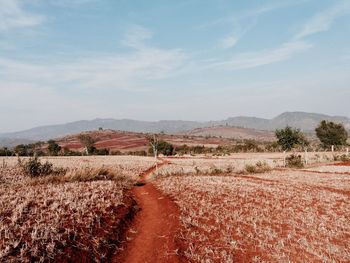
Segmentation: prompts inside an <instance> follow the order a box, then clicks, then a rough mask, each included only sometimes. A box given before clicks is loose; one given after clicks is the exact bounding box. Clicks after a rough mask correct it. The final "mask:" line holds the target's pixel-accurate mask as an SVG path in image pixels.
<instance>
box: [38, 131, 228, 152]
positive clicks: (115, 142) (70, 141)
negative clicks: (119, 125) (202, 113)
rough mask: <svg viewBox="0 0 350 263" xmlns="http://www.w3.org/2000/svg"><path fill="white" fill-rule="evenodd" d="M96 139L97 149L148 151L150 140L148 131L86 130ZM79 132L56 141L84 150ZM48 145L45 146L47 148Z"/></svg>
mask: <svg viewBox="0 0 350 263" xmlns="http://www.w3.org/2000/svg"><path fill="white" fill-rule="evenodd" d="M84 133H85V134H88V135H90V136H91V137H92V138H94V139H95V141H96V143H95V145H94V146H95V147H96V148H97V149H104V148H106V149H109V150H111V151H121V152H130V151H146V152H147V151H148V148H149V142H148V139H147V134H146V133H136V132H125V131H114V130H103V131H90V132H84ZM78 136H79V134H74V135H70V136H66V137H63V138H58V139H56V142H57V143H58V144H59V145H60V146H61V147H62V148H67V149H69V150H74V151H83V150H84V147H83V146H82V144H81V143H80V141H79V139H78ZM157 136H158V138H159V139H162V140H165V141H167V142H169V143H171V144H173V145H174V146H182V145H184V144H186V145H187V146H205V147H217V146H219V145H226V144H229V143H232V142H230V140H228V139H223V138H205V137H201V136H191V137H189V136H184V135H167V134H158V135H157ZM46 147H47V145H45V146H44V148H46Z"/></svg>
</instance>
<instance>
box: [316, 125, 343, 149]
mask: <svg viewBox="0 0 350 263" xmlns="http://www.w3.org/2000/svg"><path fill="white" fill-rule="evenodd" d="M315 131H316V135H317V137H318V138H319V140H320V141H321V143H322V144H323V146H324V147H326V148H328V147H331V146H332V145H335V146H340V145H346V141H347V139H348V132H347V131H346V129H345V127H344V125H343V124H342V123H334V122H332V121H326V120H323V121H321V122H320V124H319V125H318V127H317V128H316V129H315Z"/></svg>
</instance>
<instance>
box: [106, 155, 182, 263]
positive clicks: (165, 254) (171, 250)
mask: <svg viewBox="0 0 350 263" xmlns="http://www.w3.org/2000/svg"><path fill="white" fill-rule="evenodd" d="M166 164H168V162H167V161H163V162H162V163H161V164H159V165H158V167H160V166H163V165H166ZM155 169H156V167H155V166H153V167H152V168H151V169H148V170H147V171H145V172H144V173H143V174H142V175H141V176H140V180H139V184H140V185H141V186H139V187H135V188H133V190H132V193H133V194H134V196H135V198H136V201H137V203H138V206H139V208H140V212H139V213H138V214H137V215H136V217H135V220H134V221H133V223H132V224H131V227H130V230H129V233H128V234H127V239H128V240H130V241H129V242H127V243H126V244H125V246H124V249H123V250H122V251H121V252H120V253H119V255H117V256H116V257H115V258H114V259H113V260H112V262H130V263H132V262H135V263H137V262H144V263H147V262H152V263H153V262H170V263H173V262H181V260H180V258H179V256H178V254H179V251H178V248H177V247H178V246H177V244H176V234H177V233H178V228H179V219H178V218H179V211H178V207H177V206H176V204H175V203H174V202H173V201H172V200H170V199H169V198H168V197H166V196H164V195H163V194H162V193H161V192H160V191H159V190H157V189H156V188H155V187H154V186H153V184H152V183H147V179H148V176H149V175H150V174H151V173H153V172H154V171H155ZM144 183H146V184H145V185H143V184H144Z"/></svg>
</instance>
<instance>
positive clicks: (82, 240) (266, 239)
mask: <svg viewBox="0 0 350 263" xmlns="http://www.w3.org/2000/svg"><path fill="white" fill-rule="evenodd" d="M300 155H302V157H303V158H304V157H306V158H307V160H308V163H309V165H308V166H307V167H305V168H302V169H291V168H284V167H282V166H283V163H284V158H283V157H284V156H283V154H282V153H240V154H232V155H227V156H209V155H207V156H206V155H198V156H182V157H162V158H160V159H159V163H160V168H159V169H158V171H157V172H154V169H155V168H154V167H153V165H154V158H152V157H136V156H97V157H42V158H41V161H42V162H45V161H49V162H51V163H53V165H54V167H57V168H63V169H65V170H66V171H65V172H64V174H61V175H56V176H53V175H51V176H46V177H44V178H40V177H39V178H30V177H29V176H26V175H24V173H23V170H22V169H21V168H20V167H19V166H18V159H17V158H15V157H11V158H0V262H19V261H28V262H30V261H38V262H40V261H42V262H43V261H57V259H60V260H61V261H62V262H76V261H79V262H80V261H84V262H101V261H103V262H106V261H107V262H108V261H112V262H118V261H119V258H118V257H115V254H116V252H118V251H119V250H120V248H123V249H124V254H125V253H126V254H125V255H124V254H123V257H122V258H129V259H131V258H132V257H135V256H137V257H138V258H149V259H151V258H153V257H154V253H155V250H156V254H157V255H159V256H162V259H164V260H165V259H166V258H168V259H169V255H171V257H172V258H174V257H176V256H179V258H180V259H182V260H183V261H185V262H349V261H350V224H349V222H350V166H349V164H343V163H339V162H337V163H334V162H333V159H334V158H333V154H331V153H307V156H304V153H300ZM21 160H22V162H24V161H26V159H25V158H24V159H21ZM257 164H258V165H257ZM152 167H153V168H152ZM247 167H253V168H254V167H255V168H254V169H253V171H254V172H249V171H250V170H249V169H247ZM256 167H257V168H258V169H256ZM152 173H153V174H156V175H157V176H156V178H157V179H156V180H155V181H153V182H152V184H146V185H145V186H143V185H142V184H141V186H140V187H138V188H133V190H132V191H130V189H131V188H132V187H133V185H134V183H135V181H136V180H137V179H138V178H139V175H140V174H142V178H143V179H145V180H146V181H147V180H149V179H151V178H154V176H151V175H152ZM153 185H155V186H156V188H158V189H159V190H160V191H158V190H157V189H155V188H154V186H153ZM168 197H170V199H169V198H168ZM172 200H173V201H174V202H175V204H177V206H176V205H174V202H173V201H172ZM136 204H137V205H138V206H139V207H140V208H141V212H139V213H137V209H135V208H136ZM164 204H166V206H164ZM165 207H166V208H167V209H168V208H169V209H170V208H171V212H169V211H167V212H164V211H163V210H164V209H165ZM162 209H163V210H162ZM134 214H136V215H137V218H136V219H134V220H135V221H133V217H134ZM169 220H170V221H169ZM131 222H134V223H132V225H131V227H130V223H131ZM135 222H136V224H135ZM170 225H171V226H172V227H171V229H172V231H170V232H171V233H172V234H171V238H170V236H167V235H168V234H167V233H169V231H168V230H169V226H170ZM175 228H178V229H175ZM127 229H129V232H126V230H127ZM152 231H154V234H153V232H152ZM126 233H127V234H126ZM169 235H170V234H169ZM164 238H167V241H166V242H165V240H164ZM133 240H134V242H133ZM145 240H146V241H147V242H146V241H145ZM124 241H128V242H126V243H125V242H124ZM157 242H158V243H157ZM122 244H123V245H122ZM154 244H167V245H166V246H164V248H163V246H157V248H155V246H154ZM169 249H170V250H169ZM128 253H129V254H128ZM146 254H147V255H146ZM150 262H151V261H150ZM159 262H163V261H159ZM169 262H178V261H171V260H170V261H169Z"/></svg>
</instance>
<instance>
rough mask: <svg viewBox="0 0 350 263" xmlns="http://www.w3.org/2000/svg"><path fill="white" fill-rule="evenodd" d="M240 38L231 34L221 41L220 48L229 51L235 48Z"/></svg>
mask: <svg viewBox="0 0 350 263" xmlns="http://www.w3.org/2000/svg"><path fill="white" fill-rule="evenodd" d="M238 40H239V38H238V36H236V35H235V34H230V35H228V36H226V37H224V38H222V39H220V40H219V44H218V46H219V47H220V48H223V49H228V48H232V47H234V46H235V45H236V44H237V42H238Z"/></svg>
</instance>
